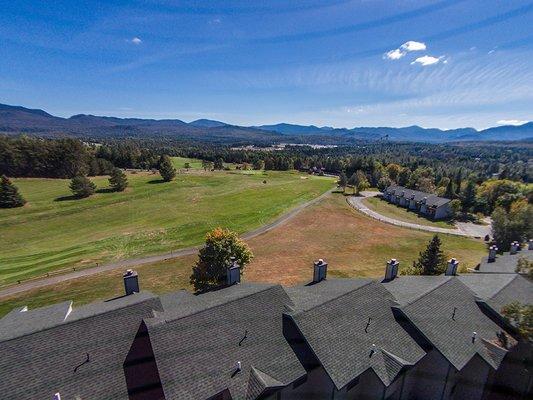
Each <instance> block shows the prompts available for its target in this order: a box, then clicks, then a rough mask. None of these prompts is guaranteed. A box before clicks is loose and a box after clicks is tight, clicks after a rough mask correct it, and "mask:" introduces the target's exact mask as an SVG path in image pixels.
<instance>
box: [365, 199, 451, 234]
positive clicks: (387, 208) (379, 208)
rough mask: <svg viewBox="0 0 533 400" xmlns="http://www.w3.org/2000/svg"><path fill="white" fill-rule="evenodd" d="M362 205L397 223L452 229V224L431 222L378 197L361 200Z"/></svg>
mask: <svg viewBox="0 0 533 400" xmlns="http://www.w3.org/2000/svg"><path fill="white" fill-rule="evenodd" d="M363 203H364V204H365V205H366V206H367V207H368V208H370V209H371V210H373V211H376V212H378V213H380V214H381V215H383V216H385V217H390V218H394V219H397V220H399V221H405V222H410V223H413V224H420V225H427V226H437V227H440V228H450V229H453V228H454V225H453V223H451V222H449V221H432V220H430V219H427V218H425V217H423V216H421V215H418V214H417V213H415V212H413V211H409V210H408V209H406V208H403V207H400V206H397V205H395V204H390V203H388V202H387V201H386V200H382V199H380V198H378V197H368V198H366V199H364V200H363Z"/></svg>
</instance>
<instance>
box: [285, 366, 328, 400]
mask: <svg viewBox="0 0 533 400" xmlns="http://www.w3.org/2000/svg"><path fill="white" fill-rule="evenodd" d="M334 391H335V387H334V385H333V382H332V381H331V379H330V378H329V376H328V374H327V373H326V371H325V370H324V368H323V367H318V368H315V369H313V370H311V371H308V373H307V380H306V381H305V382H304V383H303V384H301V385H300V386H298V387H296V388H295V387H294V385H289V386H288V387H286V388H284V389H283V390H282V391H281V394H280V396H279V397H278V398H277V399H279V400H301V399H306V400H307V399H309V400H323V399H328V400H329V399H332V398H333V393H334ZM335 398H337V397H335Z"/></svg>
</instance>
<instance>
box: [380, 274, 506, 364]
mask: <svg viewBox="0 0 533 400" xmlns="http://www.w3.org/2000/svg"><path fill="white" fill-rule="evenodd" d="M419 278H422V279H419ZM427 278H432V277H417V276H410V277H403V276H401V277H398V278H396V279H394V280H392V281H390V282H387V283H383V286H385V287H386V288H387V290H389V292H390V293H392V294H393V295H394V297H395V298H396V299H397V301H398V302H399V303H400V304H401V305H400V306H399V307H398V309H399V310H400V311H401V312H402V313H403V314H404V315H405V317H406V318H407V319H408V320H409V321H410V322H411V323H412V325H413V326H414V327H415V328H416V329H417V330H418V331H419V332H420V333H421V334H422V335H423V336H424V337H425V338H426V339H427V340H428V341H429V342H430V343H431V344H432V345H433V346H434V347H435V348H436V349H437V350H438V351H439V352H440V353H441V354H442V355H443V356H444V357H445V358H446V359H447V360H448V361H449V362H450V363H451V364H452V365H453V366H454V367H455V368H456V369H457V370H461V369H462V368H463V367H464V366H465V365H466V364H467V363H468V362H469V361H470V360H471V359H472V357H474V356H476V355H479V356H480V357H481V358H482V359H483V360H485V361H486V362H487V363H488V364H489V365H490V366H491V367H492V368H494V369H496V368H498V366H499V364H500V363H501V361H502V359H503V357H502V354H505V352H506V350H505V349H504V348H502V347H500V346H498V343H499V338H498V335H499V334H500V332H501V331H502V329H501V328H500V327H499V326H498V325H497V324H496V323H495V322H493V321H492V320H491V319H490V318H489V317H488V316H487V315H485V314H484V313H483V311H482V310H481V309H480V307H479V306H478V304H477V303H476V295H475V293H474V292H472V291H471V290H470V289H469V288H468V287H467V286H466V285H465V284H463V283H462V282H461V281H460V280H459V279H458V278H457V277H443V278H444V279H443V278H441V277H433V278H437V279H436V280H435V281H436V284H435V285H433V287H432V288H431V285H430V284H428V282H427V281H428V279H427ZM417 289H418V295H417V294H415V293H416V291H417ZM474 332H475V334H474Z"/></svg>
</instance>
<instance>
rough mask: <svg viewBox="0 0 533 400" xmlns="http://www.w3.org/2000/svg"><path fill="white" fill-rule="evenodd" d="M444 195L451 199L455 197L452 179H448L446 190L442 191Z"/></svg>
mask: <svg viewBox="0 0 533 400" xmlns="http://www.w3.org/2000/svg"><path fill="white" fill-rule="evenodd" d="M444 197H446V198H447V199H453V198H454V197H455V189H454V187H453V181H452V180H451V179H450V180H449V182H448V184H447V185H446V191H445V192H444Z"/></svg>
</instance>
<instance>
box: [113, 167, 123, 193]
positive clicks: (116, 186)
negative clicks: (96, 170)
mask: <svg viewBox="0 0 533 400" xmlns="http://www.w3.org/2000/svg"><path fill="white" fill-rule="evenodd" d="M109 185H110V186H111V188H112V189H113V190H114V191H115V192H123V191H124V189H126V187H127V186H128V178H127V177H126V174H125V173H124V172H123V171H122V170H121V169H120V168H114V169H113V171H111V176H110V177H109Z"/></svg>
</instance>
